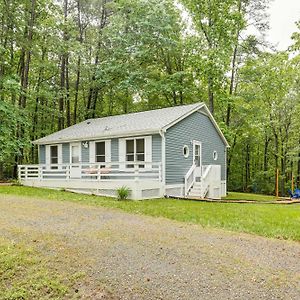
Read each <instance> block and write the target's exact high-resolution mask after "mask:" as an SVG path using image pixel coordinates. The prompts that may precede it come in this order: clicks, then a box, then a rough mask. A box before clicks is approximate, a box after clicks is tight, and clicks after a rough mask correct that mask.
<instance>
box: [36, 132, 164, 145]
mask: <svg viewBox="0 0 300 300" xmlns="http://www.w3.org/2000/svg"><path fill="white" fill-rule="evenodd" d="M159 133H160V129H159V128H158V129H151V130H148V131H147V130H139V131H128V132H123V133H121V134H112V135H109V134H107V135H100V136H93V137H78V138H75V139H60V140H53V141H39V140H36V141H33V142H32V143H33V144H34V145H50V144H61V143H73V142H82V141H94V140H99V139H101V140H107V139H113V138H122V137H132V136H140V135H143V136H144V135H150V134H159Z"/></svg>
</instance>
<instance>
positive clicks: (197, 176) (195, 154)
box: [193, 141, 202, 181]
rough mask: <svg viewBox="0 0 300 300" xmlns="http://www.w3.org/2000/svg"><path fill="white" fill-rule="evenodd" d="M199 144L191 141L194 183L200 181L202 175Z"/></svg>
mask: <svg viewBox="0 0 300 300" xmlns="http://www.w3.org/2000/svg"><path fill="white" fill-rule="evenodd" d="M201 150H202V149H201V142H198V141H193V161H194V164H195V166H196V168H195V173H194V174H195V181H200V177H201V175H202V157H201Z"/></svg>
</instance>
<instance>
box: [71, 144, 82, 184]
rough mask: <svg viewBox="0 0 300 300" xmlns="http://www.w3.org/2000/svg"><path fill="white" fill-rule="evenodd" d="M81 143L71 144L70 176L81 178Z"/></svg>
mask: <svg viewBox="0 0 300 300" xmlns="http://www.w3.org/2000/svg"><path fill="white" fill-rule="evenodd" d="M80 150H81V149H80V143H72V144H70V162H71V163H70V178H80V177H81V168H80Z"/></svg>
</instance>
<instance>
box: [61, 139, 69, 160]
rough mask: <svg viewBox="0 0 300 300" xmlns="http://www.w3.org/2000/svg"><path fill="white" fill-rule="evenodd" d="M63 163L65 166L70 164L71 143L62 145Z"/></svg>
mask: <svg viewBox="0 0 300 300" xmlns="http://www.w3.org/2000/svg"><path fill="white" fill-rule="evenodd" d="M62 163H63V164H68V163H70V144H69V143H64V144H62Z"/></svg>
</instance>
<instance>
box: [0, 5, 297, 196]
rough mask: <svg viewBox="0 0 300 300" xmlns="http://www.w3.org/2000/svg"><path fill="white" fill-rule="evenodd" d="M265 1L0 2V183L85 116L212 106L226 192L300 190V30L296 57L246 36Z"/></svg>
mask: <svg viewBox="0 0 300 300" xmlns="http://www.w3.org/2000/svg"><path fill="white" fill-rule="evenodd" d="M268 3H269V1H268V0H253V1H243V0H228V1H223V0H215V1H211V0H182V1H175V2H174V1H172V0H165V1H160V0H119V1H104V0H99V1H94V0H87V1H82V0H79V1H77V0H76V1H75V0H65V1H53V0H52V1H46V0H41V1H32V0H26V1H2V2H0V19H1V27H0V56H1V60H0V120H1V122H0V144H1V148H0V178H2V177H12V176H16V174H15V170H16V168H15V167H16V165H17V164H22V163H28V162H31V163H36V162H37V155H38V152H37V149H36V147H34V146H32V145H31V144H30V142H29V141H30V140H35V139H38V138H40V137H43V136H45V135H47V134H50V133H52V132H54V131H56V130H58V129H61V128H65V127H67V126H69V125H72V124H74V123H77V122H80V121H83V120H84V119H86V118H90V117H91V118H93V117H101V116H107V115H114V114H120V113H127V112H134V111H141V110H148V109H153V108H159V107H167V106H174V105H179V104H188V103H193V102H198V101H205V102H206V103H208V104H209V105H210V108H211V110H212V111H213V114H214V116H215V118H216V120H217V122H218V124H220V127H221V128H222V130H223V132H224V133H225V135H226V137H227V139H228V141H229V144H230V146H231V148H230V149H229V153H228V156H227V157H228V187H229V188H230V189H231V190H236V191H253V192H264V193H268V194H269V193H273V192H274V182H275V169H277V168H278V169H280V190H281V194H284V193H285V191H286V188H287V186H288V185H289V184H290V182H291V176H292V173H293V174H294V175H297V176H298V180H297V181H298V185H300V163H299V161H300V154H299V153H300V144H299V141H300V139H299V133H298V130H297V129H298V115H299V95H300V89H299V86H300V84H299V82H300V80H299V78H300V77H299V65H300V63H299V62H300V55H299V49H300V46H299V45H300V34H299V26H300V25H299V23H298V25H297V26H298V30H297V32H295V33H294V34H293V42H294V45H293V46H292V47H291V49H290V51H293V55H292V56H290V55H289V54H290V52H283V53H281V52H278V51H273V52H270V51H268V49H267V48H266V47H264V48H263V47H262V46H261V45H262V44H263V43H264V41H263V40H261V39H259V38H257V37H255V36H253V35H249V30H248V28H249V26H254V27H255V28H256V29H257V30H258V31H259V32H260V33H265V31H266V30H267V28H268V18H267V15H266V13H267V7H268Z"/></svg>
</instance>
